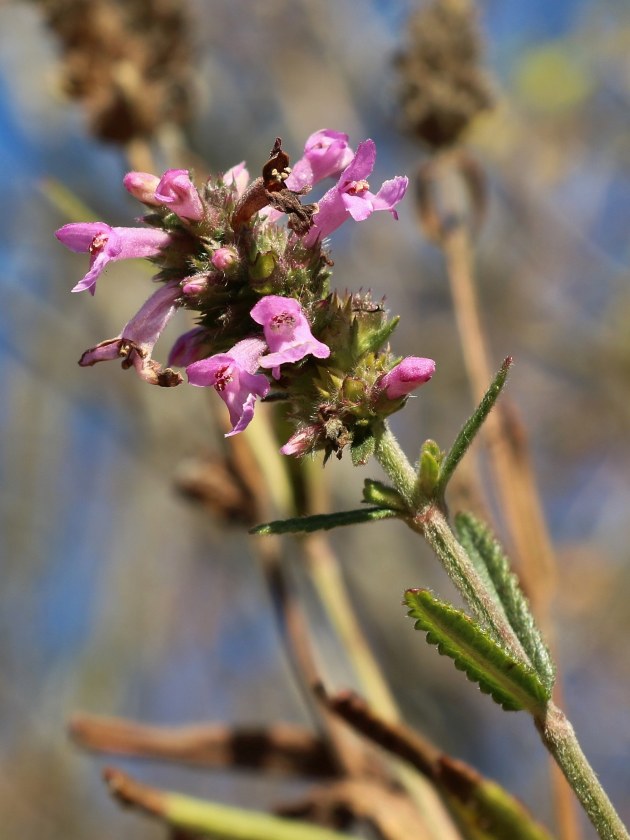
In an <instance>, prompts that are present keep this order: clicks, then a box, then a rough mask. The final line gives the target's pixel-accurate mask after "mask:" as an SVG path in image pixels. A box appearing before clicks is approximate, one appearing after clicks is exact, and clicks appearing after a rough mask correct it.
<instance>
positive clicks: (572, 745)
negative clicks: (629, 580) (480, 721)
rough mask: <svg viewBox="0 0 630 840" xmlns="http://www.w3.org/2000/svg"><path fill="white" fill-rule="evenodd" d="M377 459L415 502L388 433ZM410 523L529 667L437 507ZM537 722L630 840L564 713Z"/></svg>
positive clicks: (562, 761)
mask: <svg viewBox="0 0 630 840" xmlns="http://www.w3.org/2000/svg"><path fill="white" fill-rule="evenodd" d="M376 457H377V458H378V459H379V461H380V463H381V466H382V467H383V469H384V470H385V471H386V472H387V474H388V475H389V477H390V479H391V480H392V481H393V482H394V485H395V486H396V488H397V489H398V490H399V492H400V493H401V494H403V495H405V497H406V498H410V496H409V491H410V484H409V476H410V475H414V471H413V469H412V467H411V465H410V464H409V462H408V461H407V459H406V457H405V455H404V453H403V452H402V450H401V448H400V446H399V445H398V442H397V441H396V440H395V439H394V438H393V435H392V433H391V431H389V429H387V428H386V429H385V432H384V434H383V436H382V438H381V441H379V444H378V445H377V448H376ZM407 523H408V524H409V525H410V527H411V528H413V529H414V530H416V531H418V532H419V533H421V534H422V536H423V537H424V538H425V539H426V540H427V542H428V543H429V544H430V545H431V547H432V548H433V550H434V551H435V553H436V554H437V556H438V558H439V559H440V560H441V562H442V564H443V565H444V568H445V570H446V572H447V573H448V575H449V577H450V578H451V580H452V581H453V583H454V584H455V585H456V586H457V588H458V589H459V590H460V592H461V593H462V595H463V596H464V598H465V599H466V601H467V602H468V603H469V604H470V606H471V609H473V610H474V611H475V612H476V613H478V614H480V615H483V616H484V617H485V619H486V621H488V622H489V623H491V626H492V628H493V630H494V631H495V632H496V633H498V634H499V636H500V638H501V639H502V640H503V642H504V643H505V644H506V646H507V647H508V649H509V650H511V651H512V653H514V654H516V655H517V656H518V658H519V659H521V660H522V659H523V657H525V661H526V662H527V661H528V660H527V657H526V655H525V653H524V651H523V649H522V647H521V644H520V642H519V640H518V639H517V638H516V636H515V634H514V631H513V630H512V628H511V627H510V625H509V624H508V623H507V621H506V619H505V615H503V614H501V611H500V609H499V607H498V605H497V604H496V603H495V602H494V601H493V599H492V597H491V596H490V594H489V593H488V592H487V590H486V588H485V586H484V583H483V581H482V580H481V578H480V577H479V576H478V574H477V572H476V570H475V568H474V567H473V565H472V563H471V562H470V559H469V558H468V555H467V554H466V552H465V551H464V549H463V548H462V546H461V545H460V544H459V543H458V542H457V540H456V539H455V536H454V534H453V533H452V532H451V530H450V527H449V525H448V522H447V521H446V517H445V516H444V514H443V513H442V511H441V510H439V508H437V507H436V506H435V504H434V503H432V502H427V501H425V503H424V505H422V504H420V505H418V509H417V510H416V511H415V515H412V516H410V517H408V519H407ZM534 721H535V724H536V727H537V728H538V730H539V732H540V735H541V737H542V740H543V743H544V744H545V746H546V747H547V749H548V750H549V752H550V753H551V755H552V756H553V757H554V759H555V760H556V762H557V764H558V765H559V767H560V768H561V770H562V772H563V774H564V776H565V778H566V779H567V781H568V783H569V784H570V786H571V787H572V788H573V790H574V791H575V794H576V795H577V797H578V799H579V800H580V802H581V803H582V806H583V807H584V810H585V811H586V813H587V815H588V817H589V819H590V820H591V822H592V824H593V825H594V827H595V828H596V829H597V832H598V834H599V836H600V837H601V838H602V840H630V835H628V832H627V830H626V829H625V827H624V825H623V823H622V822H621V820H620V818H619V815H618V814H617V812H616V811H615V809H614V807H613V805H612V803H611V802H610V799H609V798H608V796H607V795H606V792H605V791H604V789H603V788H602V786H601V784H600V783H599V780H598V779H597V776H596V775H595V773H594V771H593V769H592V767H591V766H590V764H589V763H588V761H587V759H586V757H585V755H584V753H583V752H582V749H581V748H580V745H579V743H578V740H577V738H576V735H575V732H574V730H573V727H572V726H571V724H570V723H569V721H568V720H567V718H566V717H565V715H564V713H563V712H562V711H561V710H560V709H559V708H558V707H557V706H556V705H555V704H554V703H553V702H549V703H548V704H547V707H546V709H545V710H544V712H543V713H538V714H536V715H535V718H534Z"/></svg>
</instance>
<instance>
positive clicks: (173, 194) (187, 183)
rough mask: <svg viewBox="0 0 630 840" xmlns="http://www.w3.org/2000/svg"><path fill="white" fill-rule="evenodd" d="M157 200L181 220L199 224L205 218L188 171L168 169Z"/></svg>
mask: <svg viewBox="0 0 630 840" xmlns="http://www.w3.org/2000/svg"><path fill="white" fill-rule="evenodd" d="M155 198H156V199H157V201H159V202H160V204H165V205H166V206H167V207H168V208H169V209H171V210H172V211H173V213H177V215H178V216H179V217H180V218H181V219H190V220H191V221H194V222H198V221H199V219H202V218H203V204H202V203H201V199H200V198H199V193H198V192H197V188H196V187H195V185H194V184H193V182H192V181H191V180H190V175H189V174H188V172H187V170H186V169H168V170H167V171H166V172H165V173H164V175H162V179H161V181H160V182H159V184H158V185H157V187H156V190H155Z"/></svg>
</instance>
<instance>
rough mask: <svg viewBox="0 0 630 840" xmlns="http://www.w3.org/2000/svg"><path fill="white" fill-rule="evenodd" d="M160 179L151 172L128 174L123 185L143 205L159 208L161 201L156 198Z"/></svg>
mask: <svg viewBox="0 0 630 840" xmlns="http://www.w3.org/2000/svg"><path fill="white" fill-rule="evenodd" d="M159 183H160V179H159V178H158V177H157V175H151V174H150V173H149V172H127V174H126V175H125V177H124V178H123V184H124V187H125V189H126V190H127V192H128V193H130V194H131V195H132V196H133V197H134V198H137V199H138V201H141V202H142V203H143V204H152V205H156V206H158V205H159V204H160V202H159V200H158V199H157V198H156V197H155V191H156V190H157V188H158V185H159Z"/></svg>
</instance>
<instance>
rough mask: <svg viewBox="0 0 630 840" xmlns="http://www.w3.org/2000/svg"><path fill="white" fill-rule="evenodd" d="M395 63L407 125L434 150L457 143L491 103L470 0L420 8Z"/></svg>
mask: <svg viewBox="0 0 630 840" xmlns="http://www.w3.org/2000/svg"><path fill="white" fill-rule="evenodd" d="M395 63H396V66H397V68H398V71H399V74H400V93H399V99H400V103H401V106H402V111H403V123H404V126H405V128H406V130H407V131H409V132H410V133H412V134H414V135H415V136H416V137H418V138H419V139H420V140H421V141H422V142H423V143H425V144H426V145H427V146H429V147H430V148H432V149H438V148H442V147H447V146H452V145H455V144H456V143H457V142H458V140H459V139H460V136H461V135H462V133H463V132H464V131H465V129H466V128H467V127H468V125H469V124H470V123H471V122H472V120H473V119H474V118H475V117H476V116H477V114H478V113H479V112H481V111H484V110H487V109H488V108H491V107H492V105H493V96H492V93H491V85H490V82H489V79H488V77H487V75H486V73H485V72H484V70H483V68H482V66H481V43H480V38H479V33H478V29H477V20H476V14H475V10H474V8H473V4H472V2H471V0H432V2H430V3H429V4H428V5H427V6H425V7H424V8H422V9H420V10H419V11H418V12H417V13H416V14H414V15H413V16H412V17H411V19H410V21H409V43H408V46H407V47H406V49H405V50H404V51H403V52H401V53H399V54H398V55H397V56H396V59H395Z"/></svg>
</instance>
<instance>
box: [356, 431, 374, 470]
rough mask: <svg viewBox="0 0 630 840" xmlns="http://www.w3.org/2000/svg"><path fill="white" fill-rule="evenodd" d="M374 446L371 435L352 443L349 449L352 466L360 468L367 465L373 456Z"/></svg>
mask: <svg viewBox="0 0 630 840" xmlns="http://www.w3.org/2000/svg"><path fill="white" fill-rule="evenodd" d="M375 446H376V440H375V438H374V435H373V434H367V435H366V436H365V437H364V438H362V439H361V440H359V441H358V442H357V443H355V442H354V441H353V442H352V446H351V447H350V457H351V458H352V464H353V466H355V467H362V466H363V465H364V464H367V462H368V461H369V460H370V458H371V457H372V455H373V454H374V448H375Z"/></svg>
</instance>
